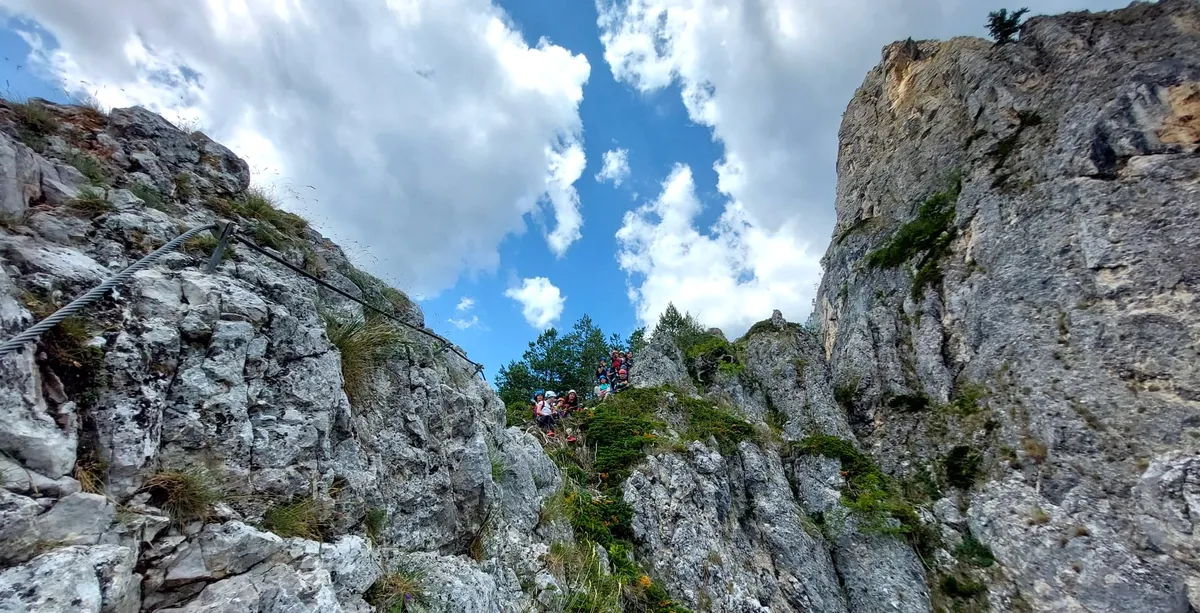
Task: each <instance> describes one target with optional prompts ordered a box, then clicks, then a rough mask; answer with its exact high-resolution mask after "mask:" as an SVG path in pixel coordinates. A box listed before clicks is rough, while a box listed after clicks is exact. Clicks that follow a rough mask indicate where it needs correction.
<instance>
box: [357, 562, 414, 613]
mask: <svg viewBox="0 0 1200 613" xmlns="http://www.w3.org/2000/svg"><path fill="white" fill-rule="evenodd" d="M424 580H425V577H424V575H423V574H422V573H419V572H416V571H412V570H407V569H400V570H393V571H392V572H390V573H387V574H385V575H383V576H382V577H380V578H379V579H378V580H376V581H375V583H374V584H373V585H371V587H370V589H368V590H367V592H366V593H365V594H363V599H364V600H366V601H367V603H368V604H370V605H371V606H373V607H375V610H376V611H379V612H380V613H404V611H408V610H417V609H418V607H419V606H420V605H421V603H422V602H423V600H424V597H425V586H424Z"/></svg>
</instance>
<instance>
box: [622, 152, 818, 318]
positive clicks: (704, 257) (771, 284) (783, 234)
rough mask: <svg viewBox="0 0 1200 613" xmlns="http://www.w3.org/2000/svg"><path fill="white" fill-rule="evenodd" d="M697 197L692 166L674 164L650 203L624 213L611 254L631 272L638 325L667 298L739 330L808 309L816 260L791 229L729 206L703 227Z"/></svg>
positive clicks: (657, 311) (815, 278) (656, 312)
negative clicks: (774, 314)
mask: <svg viewBox="0 0 1200 613" xmlns="http://www.w3.org/2000/svg"><path fill="white" fill-rule="evenodd" d="M700 211H701V203H700V201H699V200H698V199H697V197H696V191H695V184H694V182H693V180H692V171H691V169H690V168H688V167H687V166H686V165H683V164H678V165H676V166H675V168H674V169H673V170H672V171H671V174H670V175H669V176H668V177H667V178H666V180H665V181H663V184H662V193H661V194H660V195H659V197H658V199H656V200H655V201H654V202H651V203H649V204H646V205H644V206H642V207H640V208H638V209H636V210H634V211H629V212H628V213H626V214H625V219H624V222H623V224H622V226H621V229H620V230H618V231H617V241H618V243H619V245H620V250H619V252H618V256H617V259H618V261H619V263H620V266H621V269H622V270H624V271H626V273H627V274H629V275H630V277H631V281H632V284H631V287H630V290H629V297H630V299H631V301H632V302H633V304H634V308H635V311H636V312H637V317H638V320H639V322H640V323H642V324H644V325H647V326H651V327H652V326H653V325H654V324H656V323H657V322H658V316H659V315H660V314H661V313H662V311H663V309H665V308H666V306H667V304H668V303H670V302H674V303H675V306H676V307H677V308H678V309H679V310H680V311H686V312H691V313H692V314H693V315H695V316H696V317H697V318H698V319H699V320H700V321H701V322H702V323H704V324H705V325H709V326H716V327H719V328H721V329H722V330H724V331H725V333H726V334H727V335H730V336H739V335H741V334H742V333H743V332H745V331H746V330H747V329H748V328H749V327H750V326H751V325H752V324H753V323H754V322H756V321H759V320H761V319H765V318H767V317H769V316H770V315H771V310H772V309H780V310H781V311H783V313H784V315H785V316H789V318H791V319H793V320H796V319H799V317H798V314H802V313H805V312H807V310H808V308H809V306H810V303H811V301H812V297H813V295H814V294H815V293H816V288H815V284H816V283H817V282H818V281H819V280H820V274H821V269H820V262H819V260H818V259H817V258H816V257H814V256H813V255H812V252H811V250H810V249H808V245H805V244H803V243H799V242H797V240H796V238H795V236H796V233H795V231H794V230H795V229H794V228H792V227H790V226H787V225H785V226H784V227H781V228H780V229H779V230H778V231H774V232H772V231H767V230H764V229H763V227H762V226H761V225H760V224H757V223H755V220H754V219H753V217H752V216H751V215H750V214H749V213H748V212H747V211H745V210H744V209H742V208H741V207H739V206H737V205H736V204H730V205H728V206H726V207H725V211H724V213H723V214H722V215H721V217H720V219H718V220H717V222H716V223H715V224H714V225H713V227H712V228H711V229H710V230H709V231H708V232H701V231H699V230H698V229H697V228H696V227H695V222H696V217H697V215H699V213H700Z"/></svg>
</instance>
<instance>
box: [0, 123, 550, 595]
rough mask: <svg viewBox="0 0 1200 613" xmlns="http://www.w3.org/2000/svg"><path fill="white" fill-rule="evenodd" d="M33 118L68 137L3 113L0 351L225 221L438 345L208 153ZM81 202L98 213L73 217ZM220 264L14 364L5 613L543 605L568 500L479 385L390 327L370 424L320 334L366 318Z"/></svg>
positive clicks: (0, 467) (396, 301)
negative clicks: (195, 502) (192, 500)
mask: <svg viewBox="0 0 1200 613" xmlns="http://www.w3.org/2000/svg"><path fill="white" fill-rule="evenodd" d="M30 104H33V105H37V106H38V107H39V108H41V109H44V110H45V112H47V113H49V114H50V115H51V116H52V117H53V118H54V123H55V127H54V128H53V131H52V133H47V134H42V135H41V136H40V137H39V138H36V139H30V140H29V142H28V143H25V142H23V141H22V140H21V138H22V137H21V136H20V135H25V134H27V133H28V130H22V129H18V128H20V127H21V126H18V125H17V123H16V122H19V121H21V120H20V119H19V118H18V117H17V116H16V115H14V114H13V113H12V112H11V110H12V108H11V107H4V108H3V111H0V212H3V213H4V214H5V221H6V223H5V225H3V226H0V331H2V332H3V336H4V338H6V339H7V338H8V337H9V336H11V335H12V334H15V333H16V332H18V331H20V330H22V329H24V328H26V327H28V326H29V325H31V324H32V323H34V322H35V321H37V320H39V319H41V318H43V317H45V316H47V315H48V314H49V313H51V312H53V311H54V310H55V309H56V308H58V307H60V306H62V305H63V304H66V303H67V302H69V301H70V300H71V299H73V298H74V297H76V296H77V295H79V294H81V293H82V292H84V291H86V290H88V289H90V288H91V287H93V286H95V285H97V284H98V283H100V282H101V281H103V280H104V279H106V278H108V277H110V276H112V275H113V274H115V273H116V272H118V271H119V270H120V269H121V268H123V267H124V266H126V265H128V264H130V263H132V262H133V261H134V260H136V259H137V258H138V257H141V256H142V255H145V254H146V253H148V252H149V251H150V250H152V249H154V248H156V247H158V246H160V245H162V244H163V243H165V242H167V241H168V240H171V239H172V238H174V237H176V236H178V235H179V234H181V233H182V232H184V231H185V230H187V229H189V228H194V227H197V226H203V225H207V224H210V223H213V222H214V221H216V220H217V219H219V218H225V219H230V218H232V219H234V220H235V221H237V222H238V223H239V225H240V226H241V227H242V228H244V229H245V231H246V232H247V233H248V234H251V235H252V236H253V237H254V238H256V239H258V240H259V242H262V243H263V244H264V245H266V246H267V247H270V248H271V249H275V250H276V251H277V252H279V253H280V254H281V255H282V256H283V257H284V258H285V259H288V260H289V261H292V262H295V263H296V264H297V265H303V266H305V267H306V268H307V269H308V270H310V271H312V272H314V274H318V275H321V276H323V277H324V278H327V279H328V280H329V282H330V283H331V284H334V285H335V286H338V287H342V286H346V287H347V288H350V289H352V290H353V291H352V292H351V293H352V294H353V295H356V296H361V297H362V298H363V299H364V300H368V301H370V303H371V304H372V305H374V306H376V307H377V308H381V309H383V310H385V311H388V310H390V312H392V313H393V314H395V315H396V316H397V317H399V318H400V319H402V320H403V321H405V322H406V323H408V324H410V326H415V327H416V328H418V329H420V328H422V327H423V325H424V317H423V315H422V313H421V309H420V307H419V306H418V305H417V304H416V303H415V302H413V301H412V300H410V299H408V297H407V296H405V295H404V294H403V293H402V292H399V291H396V290H393V289H391V288H388V287H386V285H384V284H383V282H382V281H380V280H378V279H375V278H373V277H370V276H369V275H366V274H364V273H361V272H360V271H357V270H355V269H354V268H353V267H352V266H351V265H350V264H349V262H348V261H347V260H346V257H345V256H344V254H343V253H342V251H341V250H340V249H339V248H338V247H336V246H335V245H333V244H332V243H330V242H329V241H327V240H325V239H324V238H323V237H321V236H320V235H318V234H317V233H316V232H314V231H312V230H311V229H308V228H307V227H305V226H303V225H302V224H300V225H296V224H298V223H299V222H297V221H295V220H291V218H289V217H287V216H286V215H287V214H286V213H280V212H276V213H272V214H273V215H275V216H276V217H275V218H274V219H276V222H271V221H270V219H272V218H271V217H270V216H269V215H267V216H265V217H264V214H263V213H262V212H261V211H260V212H258V213H252V212H247V211H246V210H245V209H239V208H238V207H237V206H235V203H237V202H239V201H241V200H242V199H244V198H245V197H246V190H247V188H248V185H249V181H250V179H249V171H248V166H247V165H246V163H245V162H244V161H243V160H241V159H239V158H237V156H235V155H234V154H233V153H231V152H230V151H229V150H228V149H226V148H225V147H223V146H221V145H219V144H217V143H215V142H213V141H212V140H210V139H209V138H208V137H206V136H204V135H203V134H199V133H191V134H188V133H185V132H182V131H180V130H178V129H177V128H175V127H174V126H172V125H171V124H170V123H169V122H167V121H165V120H164V119H163V118H161V117H159V116H158V115H156V114H154V113H151V112H148V111H146V110H145V109H140V108H133V109H116V110H114V111H112V112H111V113H109V114H108V115H100V114H98V113H95V112H91V111H87V110H86V109H80V108H76V107H65V106H56V105H53V104H50V103H45V102H42V101H36V100H35V101H32V102H30ZM0 106H3V105H0ZM6 122H7V123H6ZM6 152H7V153H6ZM6 156H7V157H6ZM80 159H87V160H89V161H88V163H87V164H84V165H82V166H83V167H84V170H86V172H87V176H85V175H84V173H82V172H81V171H80V170H79V169H76V168H75V167H74V166H73V165H72V164H73V163H74V164H76V165H81V163H80V162H79V160H80ZM88 190H100V191H102V192H103V193H104V194H105V196H104V198H103V201H102V202H100V203H96V202H91V204H88V205H86V206H84V205H81V204H80V199H83V198H90V197H92V195H91V194H92V192H89V191H88ZM255 215H258V216H257V217H256V216H255ZM279 219H283V220H285V221H286V223H284V222H279V221H278V220H279ZM10 222H11V223H10ZM272 223H275V224H276V225H271V224H272ZM287 224H292V225H287ZM268 226H269V227H268ZM281 227H282V228H283V230H281V229H280V228H281ZM297 228H298V229H297ZM284 230H287V233H284ZM263 236H265V237H266V239H263V238H262V237H263ZM210 249H211V247H210V246H207V245H203V244H202V245H201V246H199V247H197V246H193V245H191V244H189V246H188V247H187V248H185V249H183V250H181V251H179V252H176V253H172V254H170V255H168V256H166V257H164V258H163V259H161V260H160V261H159V262H158V263H157V264H155V265H153V266H151V267H149V268H147V269H145V270H142V271H140V272H138V273H137V274H136V275H134V276H133V278H132V279H131V280H130V281H129V282H128V283H126V284H125V285H124V286H122V287H121V288H119V289H118V290H116V291H114V292H111V293H110V294H109V295H108V296H106V297H105V298H104V299H103V300H102V301H100V302H99V303H98V304H96V305H94V306H92V307H89V308H88V309H85V310H84V311H83V312H82V313H80V316H79V318H76V319H73V320H71V321H70V322H69V325H64V326H62V327H61V328H59V329H56V330H55V331H52V332H50V333H47V334H46V335H45V336H43V338H42V341H41V343H40V344H38V345H37V346H34V345H30V346H29V347H28V348H27V349H26V350H25V351H23V352H22V353H19V354H14V355H10V356H8V357H5V358H3V359H0V407H2V408H0V413H2V416H3V422H4V428H3V432H0V451H2V452H3V453H4V456H3V458H2V459H0V471H2V473H3V474H2V479H0V486H2V487H3V489H0V537H2V538H0V573H2V575H0V576H2V577H3V579H0V583H2V585H0V610H3V611H32V610H37V611H42V610H45V611H58V610H62V611H85V610H86V611H103V612H105V613H108V612H114V613H115V612H119V613H125V612H130V613H134V612H137V611H145V612H147V613H148V612H151V611H172V612H200V611H204V612H210V613H217V612H221V613H226V612H227V613H234V612H243V611H258V612H260V613H284V612H286V613H305V612H312V613H317V612H321V613H325V612H336V611H345V612H354V613H363V612H366V611H371V610H372V609H373V606H372V605H371V604H368V602H367V600H366V597H367V596H368V594H369V590H370V588H371V587H372V586H373V585H375V584H376V583H377V581H381V582H384V583H386V581H388V577H391V576H392V575H394V574H395V573H400V572H409V571H415V570H418V569H426V568H427V569H428V570H429V573H427V576H426V577H425V578H424V579H423V580H422V581H423V586H424V590H425V591H426V592H427V593H428V594H430V595H431V596H430V602H431V603H433V605H432V606H433V609H434V610H464V609H461V608H460V607H466V609H465V610H479V611H485V610H486V611H492V610H497V611H498V610H512V611H517V610H523V608H525V607H527V606H528V605H529V604H530V603H532V602H535V601H536V600H537V599H538V598H539V597H540V598H542V599H543V600H546V599H547V598H548V597H547V596H544V595H542V594H541V592H542V591H544V590H550V591H551V592H552V591H553V590H554V589H555V588H556V586H555V585H554V581H553V580H550V581H545V580H541V579H544V577H546V576H549V573H548V571H547V569H546V564H545V562H544V560H543V559H542V557H543V556H544V555H545V554H546V553H547V552H548V551H549V546H550V543H551V542H552V541H568V542H569V541H573V539H574V536H573V534H572V532H571V529H570V527H569V525H567V524H565V523H563V522H555V523H553V524H550V525H539V524H540V523H541V522H539V521H538V517H539V512H540V510H541V507H542V504H543V503H544V502H545V501H546V500H547V499H548V498H550V497H551V496H553V495H554V494H555V493H556V492H557V491H558V490H559V488H560V487H561V485H562V477H561V475H560V474H559V471H558V468H557V467H556V466H555V465H554V463H553V462H551V461H550V460H549V458H548V457H547V456H546V455H545V453H544V452H543V451H542V448H541V446H540V445H539V444H538V443H537V441H536V440H535V439H534V438H533V437H531V436H529V435H528V434H525V433H522V432H520V431H519V430H517V429H510V430H505V428H504V419H505V412H504V407H503V404H502V403H501V401H500V399H499V398H498V397H497V396H496V394H495V392H494V391H493V390H492V389H491V387H490V386H489V385H488V384H487V383H485V382H484V381H482V380H481V379H480V378H479V377H478V376H477V375H476V374H475V373H474V365H472V364H469V363H467V362H466V361H464V360H463V359H462V358H460V357H458V356H457V355H455V354H453V353H451V352H448V351H446V350H445V345H446V344H445V343H444V342H443V341H440V340H436V339H433V338H430V337H429V336H427V335H424V334H420V333H418V332H416V331H414V330H413V329H412V328H411V327H403V326H397V329H398V330H399V334H400V335H401V337H400V339H399V342H398V343H396V344H395V345H394V346H393V347H391V350H390V351H389V353H388V355H387V356H386V358H383V359H380V360H377V363H376V365H375V366H374V368H372V369H371V371H370V372H367V373H365V375H364V381H363V382H362V383H361V386H360V388H359V389H361V390H362V392H361V396H356V397H355V398H354V402H353V403H352V402H351V401H350V398H349V397H348V396H347V393H346V392H345V391H344V389H345V387H346V386H345V385H344V381H343V377H342V369H341V366H342V360H341V355H340V353H339V350H338V349H337V348H336V347H335V345H334V344H333V343H332V342H331V340H330V338H331V334H330V332H329V328H328V326H327V322H326V320H325V319H324V318H323V316H322V315H321V313H322V312H323V311H324V312H326V313H332V314H334V315H335V316H336V317H338V318H341V319H343V320H346V321H353V320H356V319H361V318H363V317H364V313H363V308H362V307H361V306H360V305H358V304H357V303H355V302H353V301H348V300H345V299H344V298H340V297H338V298H336V299H335V298H334V297H332V296H331V295H330V294H331V293H329V292H325V291H319V290H318V289H317V287H316V286H315V285H314V284H312V283H311V282H310V281H308V280H306V279H304V278H303V277H300V276H299V275H297V274H295V273H294V272H292V271H290V270H287V269H286V268H284V267H282V266H279V265H278V264H276V263H274V262H273V261H271V260H270V259H268V258H265V257H262V256H259V255H258V254H256V253H254V252H252V251H250V250H248V249H244V248H237V247H235V248H234V249H233V250H232V254H231V255H230V256H229V257H227V258H225V259H224V261H223V262H222V263H221V264H220V266H219V268H218V269H217V271H216V272H214V273H212V274H208V273H206V272H205V271H204V268H203V264H204V262H206V261H207V258H208V256H209V253H210V251H209V250H210ZM350 289H348V290H347V291H350ZM493 460H495V461H496V462H501V463H503V464H504V466H505V467H506V468H505V470H504V471H503V474H502V475H501V474H497V473H495V471H494V470H493ZM181 474H183V475H191V476H185V477H182V478H184V479H188V480H186V481H184V484H185V485H186V486H187V487H185V488H184V490H183V494H182V495H183V496H188V495H192V496H200V497H201V498H203V497H204V496H206V495H207V494H205V493H204V492H205V491H215V492H216V499H215V500H209V501H207V502H205V501H203V500H201V502H200V503H199V504H201V505H202V506H203V507H204V508H203V509H199V510H191V511H188V510H186V509H184V510H181V509H180V507H179V504H178V502H179V500H178V496H179V495H180V494H175V496H176V497H175V498H172V494H171V493H170V488H169V486H166V485H163V481H161V479H162V478H163V476H164V475H166V476H167V477H170V476H171V475H181ZM176 478H177V479H178V478H179V477H176ZM173 483H177V481H176V482H173ZM205 483H207V484H208V485H207V486H204V485H202V484H205ZM197 484H201V485H197ZM196 487H199V488H201V489H199V490H197V489H194V488H196ZM188 488H193V489H188ZM204 488H207V489H204ZM186 500H187V499H185V502H186ZM316 539H319V541H320V542H319V541H318V540H316ZM418 553H423V554H426V555H423V556H421V555H417V554H418ZM468 554H471V555H468ZM410 567H411V568H410ZM134 569H138V570H137V572H136V573H135V572H134ZM406 569H407V570H406ZM463 578H468V579H469V580H465V581H464V579H463ZM442 584H445V585H442ZM371 598H372V599H374V598H375V597H374V596H372V597H371Z"/></svg>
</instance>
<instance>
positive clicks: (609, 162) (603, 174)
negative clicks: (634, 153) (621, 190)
mask: <svg viewBox="0 0 1200 613" xmlns="http://www.w3.org/2000/svg"><path fill="white" fill-rule="evenodd" d="M628 176H629V150H628V149H613V150H611V151H605V152H604V165H603V166H602V167H601V168H600V172H598V173H596V180H597V181H599V182H601V183H603V182H605V181H612V184H613V185H616V186H620V185H621V182H622V181H624V180H625V179H626V178H627V177H628Z"/></svg>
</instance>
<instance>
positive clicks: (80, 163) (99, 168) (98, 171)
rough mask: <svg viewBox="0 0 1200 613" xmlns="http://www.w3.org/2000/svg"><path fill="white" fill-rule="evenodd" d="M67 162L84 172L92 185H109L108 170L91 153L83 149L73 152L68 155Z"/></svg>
mask: <svg viewBox="0 0 1200 613" xmlns="http://www.w3.org/2000/svg"><path fill="white" fill-rule="evenodd" d="M66 162H67V163H68V164H70V165H72V166H74V167H75V169H76V170H78V171H79V172H80V173H82V174H83V176H84V177H85V178H87V180H88V182H89V183H91V184H92V185H95V186H97V187H108V185H109V177H108V171H107V170H105V169H104V166H103V165H101V164H100V161H99V160H97V159H96V158H94V157H92V156H91V155H89V154H87V153H84V152H82V151H77V152H73V153H70V154H68V155H67V157H66Z"/></svg>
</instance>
